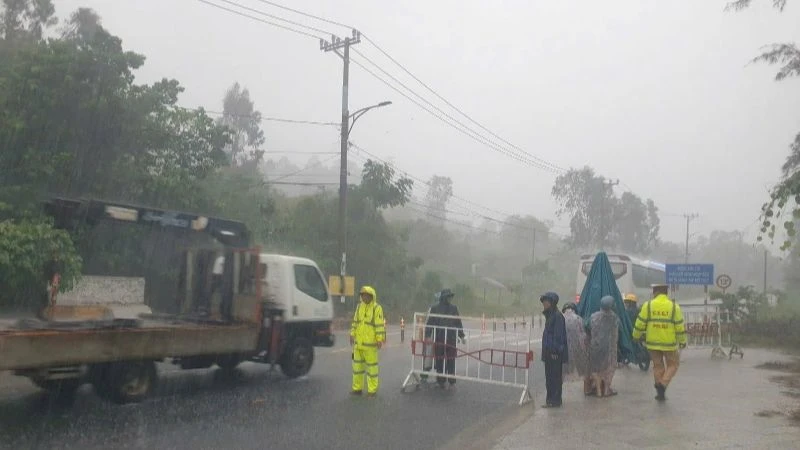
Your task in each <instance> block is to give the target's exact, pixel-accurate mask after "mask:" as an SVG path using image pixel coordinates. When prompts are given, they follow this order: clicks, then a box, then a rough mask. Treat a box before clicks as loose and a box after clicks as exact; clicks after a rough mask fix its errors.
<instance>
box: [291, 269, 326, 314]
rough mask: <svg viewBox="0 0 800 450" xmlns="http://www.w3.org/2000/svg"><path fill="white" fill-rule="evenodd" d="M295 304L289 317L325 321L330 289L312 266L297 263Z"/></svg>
mask: <svg viewBox="0 0 800 450" xmlns="http://www.w3.org/2000/svg"><path fill="white" fill-rule="evenodd" d="M293 272H294V295H293V298H294V302H293V305H292V311H290V312H289V317H290V318H291V319H294V320H314V319H325V318H326V314H325V313H326V312H327V310H328V306H329V305H327V302H328V289H327V288H326V287H325V282H324V281H323V280H322V275H321V274H320V273H319V270H317V268H316V267H314V266H312V265H310V264H300V263H295V264H294V265H293Z"/></svg>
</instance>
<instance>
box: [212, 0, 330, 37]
mask: <svg viewBox="0 0 800 450" xmlns="http://www.w3.org/2000/svg"><path fill="white" fill-rule="evenodd" d="M197 1H198V2H200V3H204V4H206V5H208V6H212V7H214V8H217V9H221V10H223V11H227V12H229V13H232V14H236V15H238V16H242V17H246V18H248V19H251V20H255V21H258V22H261V23H263V24H266V25H272V26H273V27H278V28H281V29H284V30H286V31H291V32H292V33H297V34H300V35H303V36H308V37H310V38H314V39H321V36H318V35H315V34H311V33H307V32H305V31H302V30H298V29H295V28H292V27H287V26H285V25H281V24H279V23H275V22H271V21H269V20H264V19H262V18H260V17H254V16H251V15H249V14H245V13H243V12H241V11H237V10H235V9H230V8H226V7H225V6H222V5H218V4H216V3H212V2H209V1H207V0H197ZM220 1H223V0H220Z"/></svg>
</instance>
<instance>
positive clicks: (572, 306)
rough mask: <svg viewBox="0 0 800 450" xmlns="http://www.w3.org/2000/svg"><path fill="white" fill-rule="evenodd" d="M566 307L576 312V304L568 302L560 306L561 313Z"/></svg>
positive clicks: (565, 310)
mask: <svg viewBox="0 0 800 450" xmlns="http://www.w3.org/2000/svg"><path fill="white" fill-rule="evenodd" d="M568 309H571V310H573V311H575V312H576V313H577V312H578V305H576V304H575V303H574V302H569V303H567V304H566V305H564V307H563V308H561V312H562V313H564V312H567V310H568Z"/></svg>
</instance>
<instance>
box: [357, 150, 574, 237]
mask: <svg viewBox="0 0 800 450" xmlns="http://www.w3.org/2000/svg"><path fill="white" fill-rule="evenodd" d="M350 145H351V146H352V147H354V148H356V149H357V150H359V151H361V152H363V153H366V154H368V155H370V156H372V157H374V158H375V159H377V160H378V161H381V162H383V163H385V164H388V165H389V166H390V167H392V168H394V169H395V170H397V171H399V172H402V173H404V174H405V175H406V176H408V177H409V178H411V179H414V180H416V181H419V182H421V183H423V184H425V185H427V186H430V183H428V182H426V181H424V180H421V179H420V178H418V177H414V176H413V175H411V174H409V173H408V172H405V171H403V170H401V169H399V168H398V167H397V166H395V165H394V164H392V163H391V162H389V161H386V160H385V159H382V158H380V157H378V156H376V155H374V154H372V153H370V152H368V151H366V150H364V149H363V148H361V147H359V146H357V145H356V144H353V143H351V144H350ZM361 158H362V160H365V159H366V158H364V157H363V156H361ZM453 198H460V197H456V196H455V195H453ZM414 200H416V201H414ZM462 201H466V202H470V201H468V200H466V199H462ZM409 203H411V204H416V205H418V206H421V207H424V208H426V209H427V208H431V205H427V204H425V203H422V202H421V201H420V200H418V199H413V197H412V200H411V201H409ZM470 203H473V202H470ZM475 204H476V205H477V206H478V207H482V206H481V205H479V204H477V203H475ZM456 206H458V207H460V208H463V209H464V210H465V211H468V213H463V212H458V211H452V210H448V209H446V208H432V209H434V210H435V211H438V212H440V213H448V214H456V215H460V216H467V217H476V218H481V219H485V220H489V221H491V222H496V223H499V224H502V225H507V226H511V227H514V228H518V229H523V230H527V231H534V232H535V231H541V232H545V233H548V234H551V235H554V236H558V237H562V238H566V237H569V236H567V235H564V234H560V233H556V232H554V231H552V230H550V229H549V228H546V229H537V228H533V227H527V226H524V225H520V224H517V223H513V222H509V221H507V220H501V219H497V218H494V217H490V216H487V215H485V214H481V213H479V212H477V211H474V210H472V209H469V208H467V207H465V206H462V205H456ZM483 208H485V207H483ZM424 214H427V215H429V216H430V217H432V218H435V219H442V217H437V216H434V215H432V214H430V211H428V212H425V213H424ZM500 214H501V215H504V216H506V217H510V216H513V214H507V213H500ZM455 223H460V222H455Z"/></svg>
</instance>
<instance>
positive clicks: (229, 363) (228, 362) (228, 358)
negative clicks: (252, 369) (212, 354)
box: [217, 355, 242, 370]
mask: <svg viewBox="0 0 800 450" xmlns="http://www.w3.org/2000/svg"><path fill="white" fill-rule="evenodd" d="M241 362H242V358H241V357H239V355H222V356H220V357H219V358H217V365H218V366H219V367H220V369H222V370H233V369H235V368H236V366H238V365H239V364H240V363H241Z"/></svg>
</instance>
